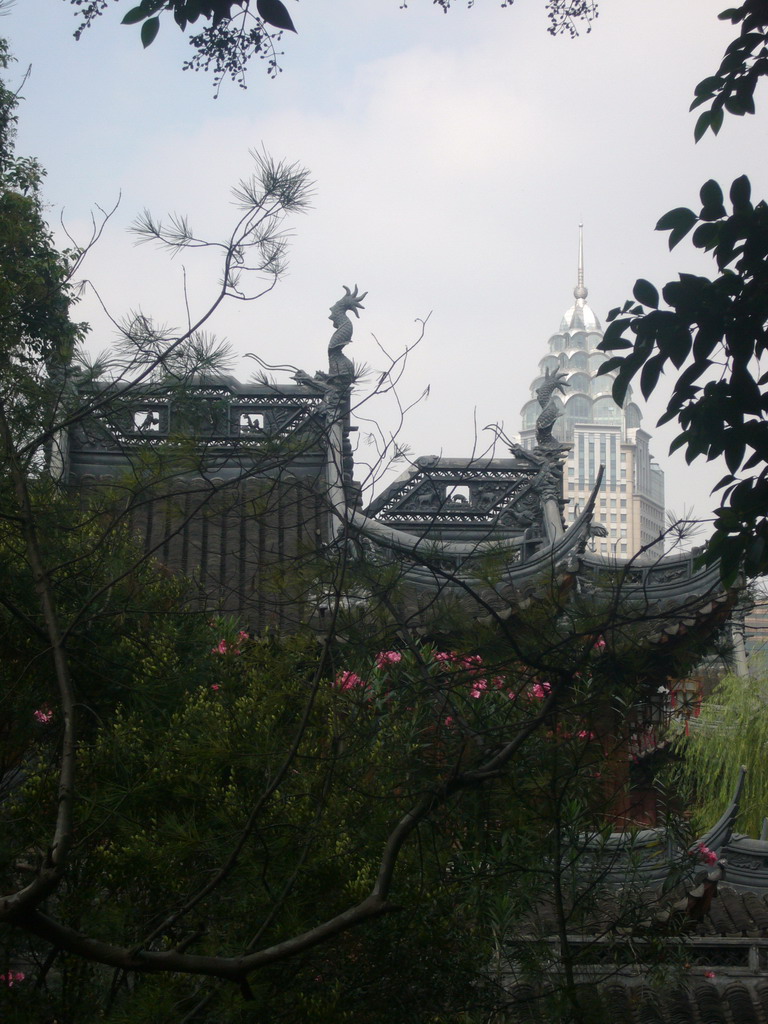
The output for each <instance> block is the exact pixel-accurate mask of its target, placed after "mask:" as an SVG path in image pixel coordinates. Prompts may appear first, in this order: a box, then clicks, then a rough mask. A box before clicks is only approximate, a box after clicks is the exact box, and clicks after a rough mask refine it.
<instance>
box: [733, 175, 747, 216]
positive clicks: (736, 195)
mask: <svg viewBox="0 0 768 1024" xmlns="http://www.w3.org/2000/svg"><path fill="white" fill-rule="evenodd" d="M751 195H752V186H751V185H750V182H749V178H748V177H747V176H746V174H742V175H741V177H740V178H736V179H735V180H734V182H733V184H732V185H731V192H730V196H731V202H732V203H733V209H734V211H737V212H751V210H752V203H751V202H750V196H751Z"/></svg>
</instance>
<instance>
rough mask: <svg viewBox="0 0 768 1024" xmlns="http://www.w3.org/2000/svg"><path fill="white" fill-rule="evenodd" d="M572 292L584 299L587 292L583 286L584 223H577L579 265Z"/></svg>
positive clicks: (576, 296) (578, 297)
mask: <svg viewBox="0 0 768 1024" xmlns="http://www.w3.org/2000/svg"><path fill="white" fill-rule="evenodd" d="M573 294H574V296H575V298H577V299H582V300H583V299H586V297H587V295H588V294H589V293H588V291H587V289H586V288H585V287H584V225H583V224H582V223H580V224H579V267H578V275H577V278H576V287H575V288H574V289H573Z"/></svg>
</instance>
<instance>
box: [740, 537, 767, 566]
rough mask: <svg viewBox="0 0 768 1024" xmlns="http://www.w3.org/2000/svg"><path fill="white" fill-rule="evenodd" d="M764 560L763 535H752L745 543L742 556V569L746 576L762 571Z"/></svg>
mask: <svg viewBox="0 0 768 1024" xmlns="http://www.w3.org/2000/svg"><path fill="white" fill-rule="evenodd" d="M764 562H765V537H759V536H758V537H753V538H752V540H751V541H750V542H749V544H748V545H747V550H746V553H745V556H744V569H745V571H746V573H747V575H748V576H756V575H757V574H758V573H760V572H762V571H763V564H764Z"/></svg>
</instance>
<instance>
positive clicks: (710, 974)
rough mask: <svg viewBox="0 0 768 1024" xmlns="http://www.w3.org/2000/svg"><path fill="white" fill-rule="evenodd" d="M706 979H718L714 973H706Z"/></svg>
mask: <svg viewBox="0 0 768 1024" xmlns="http://www.w3.org/2000/svg"><path fill="white" fill-rule="evenodd" d="M704 977H705V978H716V977H717V975H716V974H715V972H714V971H704Z"/></svg>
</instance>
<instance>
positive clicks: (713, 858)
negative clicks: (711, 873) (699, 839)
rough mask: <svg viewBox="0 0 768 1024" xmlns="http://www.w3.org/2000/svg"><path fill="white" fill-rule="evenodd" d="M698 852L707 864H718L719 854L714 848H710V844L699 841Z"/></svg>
mask: <svg viewBox="0 0 768 1024" xmlns="http://www.w3.org/2000/svg"><path fill="white" fill-rule="evenodd" d="M696 853H697V854H698V855H699V857H701V859H702V860H703V861H704V863H705V864H717V854H716V853H715V851H714V850H710V848H709V847H708V846H705V845H704V843H699V845H698V847H697V848H696Z"/></svg>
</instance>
